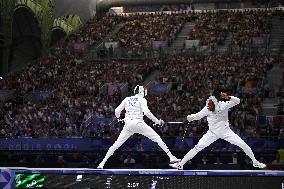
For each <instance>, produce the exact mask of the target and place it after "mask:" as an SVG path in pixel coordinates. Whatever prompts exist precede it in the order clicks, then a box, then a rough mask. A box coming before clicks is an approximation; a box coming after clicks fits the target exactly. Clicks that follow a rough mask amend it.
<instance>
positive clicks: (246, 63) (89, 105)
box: [0, 12, 270, 137]
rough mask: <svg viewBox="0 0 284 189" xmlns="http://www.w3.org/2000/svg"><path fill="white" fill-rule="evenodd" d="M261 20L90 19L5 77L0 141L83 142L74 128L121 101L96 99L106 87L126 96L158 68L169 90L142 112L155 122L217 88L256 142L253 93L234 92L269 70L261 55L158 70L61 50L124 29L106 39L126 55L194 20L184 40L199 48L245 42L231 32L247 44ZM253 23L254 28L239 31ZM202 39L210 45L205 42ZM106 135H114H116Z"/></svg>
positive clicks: (168, 132)
mask: <svg viewBox="0 0 284 189" xmlns="http://www.w3.org/2000/svg"><path fill="white" fill-rule="evenodd" d="M268 15H269V12H245V13H241V12H225V13H223V12H220V13H209V12H207V13H200V14H199V13H197V14H191V13H190V14H189V15H187V14H172V15H168V14H149V15H146V14H143V15H131V16H129V17H120V16H106V17H103V18H101V19H98V18H95V19H93V20H91V21H89V22H88V23H87V25H86V26H85V27H83V28H82V29H81V30H79V31H78V32H77V33H75V34H73V35H71V36H70V37H68V38H67V39H65V40H63V42H61V43H59V44H58V45H57V46H56V47H55V48H54V49H53V52H52V54H50V55H49V56H46V57H43V58H42V59H41V60H40V61H39V63H38V64H36V65H30V66H28V67H26V68H25V69H24V70H22V71H21V72H18V73H10V74H8V75H7V76H5V79H4V84H3V81H2V84H1V86H2V89H4V90H13V91H14V94H15V97H16V98H14V99H13V100H12V101H8V102H6V103H5V104H4V109H3V112H5V113H6V114H5V116H4V120H5V121H4V122H3V121H2V122H1V123H0V124H1V127H0V136H5V137H17V136H26V137H30V136H33V137H38V136H46V137H47V136H91V134H90V132H89V130H87V129H83V128H82V127H81V125H82V122H83V121H85V120H86V119H87V118H89V117H90V116H96V117H110V116H112V115H114V112H113V111H114V108H115V107H116V106H117V105H118V103H120V101H121V100H122V99H121V98H122V96H121V94H120V93H119V92H118V93H114V94H113V95H107V94H106V93H105V92H102V89H104V87H105V85H106V83H127V84H128V86H129V89H130V90H129V91H132V90H133V86H135V84H137V83H141V81H142V80H143V79H144V75H145V74H146V73H149V72H150V71H151V70H152V69H154V68H157V67H159V66H162V67H161V73H160V75H159V78H157V82H162V83H170V84H171V87H172V88H171V91H169V93H168V94H165V95H162V96H149V97H148V98H149V107H150V109H151V110H152V111H153V113H154V114H155V115H157V117H161V118H163V119H165V120H176V119H178V120H179V119H180V120H182V119H184V118H185V117H186V115H187V114H188V113H193V112H197V111H199V110H200V109H201V108H202V106H204V102H205V99H206V97H208V95H209V94H210V93H211V92H212V91H213V90H214V87H216V86H223V87H224V88H227V89H229V90H230V91H231V93H232V94H235V95H237V96H239V97H240V98H242V103H241V105H239V106H238V107H237V108H236V111H234V112H233V113H232V118H231V124H232V127H233V128H234V129H235V130H236V131H237V133H238V134H245V135H250V136H258V135H259V133H258V131H257V129H255V127H254V126H255V121H254V120H255V115H257V114H259V113H261V106H260V104H261V100H262V95H263V94H262V93H261V92H260V91H258V92H256V94H247V93H241V92H240V88H241V87H242V86H243V85H246V82H249V81H252V82H253V83H257V84H261V82H262V81H263V80H264V78H265V74H266V71H267V69H268V68H269V67H270V65H269V64H268V63H267V62H265V61H263V60H264V59H265V58H267V55H260V54H252V55H251V54H243V55H226V56H221V55H195V56H187V55H174V56H168V57H166V59H165V60H163V61H164V62H165V64H161V60H146V61H138V62H137V61H119V60H116V61H106V62H86V61H83V60H82V59H80V57H78V56H76V54H74V53H73V52H72V50H70V49H66V48H65V45H69V44H70V43H73V42H78V41H79V42H88V43H89V45H92V44H94V43H96V42H98V41H100V40H102V39H103V38H104V36H106V35H107V34H108V33H109V32H110V31H111V30H112V29H113V27H114V26H115V25H116V24H117V23H120V22H125V23H124V26H123V28H122V29H121V30H120V31H119V32H118V33H117V34H116V35H115V36H113V37H112V38H111V40H112V41H115V40H118V41H119V42H120V44H121V45H122V46H124V47H128V48H146V47H148V46H149V45H150V44H151V41H152V40H169V41H170V40H172V39H174V37H175V35H176V34H177V32H178V31H179V30H180V28H181V27H182V25H183V24H184V23H185V22H186V21H187V19H190V20H197V25H196V27H195V29H194V30H193V33H194V32H196V33H195V34H196V35H195V34H194V35H192V36H191V37H193V38H200V37H201V38H202V39H203V38H204V39H206V40H205V41H204V43H207V42H209V43H211V42H216V40H224V38H225V34H226V31H231V32H233V35H234V36H239V37H233V39H234V40H237V41H245V40H243V38H242V37H240V36H242V34H241V35H238V34H236V35H235V33H234V32H237V31H240V33H241V32H242V31H244V33H245V35H246V36H250V37H251V36H258V35H260V34H263V33H267V32H269V26H268V25H267V24H266V22H264V21H265V18H266V17H267V16H268ZM253 20H254V21H255V20H257V23H254V25H253V26H254V28H253V29H251V30H249V31H247V30H248V29H249V26H250V24H251V23H252V21H253ZM210 23H211V24H210ZM236 23H237V24H236ZM238 27H241V28H238ZM216 28H219V29H216ZM193 33H192V34H193ZM203 34H204V35H203ZM208 34H209V36H210V35H212V36H214V37H213V38H215V39H216V40H215V39H213V38H212V37H206V36H208ZM209 38H210V40H209V41H207V39H209ZM212 39H213V40H212ZM239 39H240V40H239ZM234 40H233V41H234ZM237 44H239V43H237ZM192 70H194V71H192ZM33 91H47V92H49V93H50V94H49V97H48V98H46V99H45V100H42V101H39V102H34V101H32V100H27V99H28V98H27V97H28V95H29V94H30V93H32V92H33ZM173 110H174V111H173ZM206 128H207V127H206V123H205V122H204V121H201V124H197V125H196V126H194V127H192V131H191V132H188V135H189V136H200V135H201V134H202V133H203V132H204V131H205V130H206ZM97 132H98V133H92V136H108V135H112V134H113V133H112V132H111V131H110V129H109V128H108V125H107V124H103V126H102V127H101V129H99V130H97ZM114 132H115V133H114V134H117V130H114ZM159 132H161V133H162V134H163V135H165V136H180V135H181V134H182V133H183V132H184V127H183V126H182V127H180V128H175V129H172V128H171V127H169V126H165V127H163V128H162V129H161V131H159ZM106 133H107V134H106Z"/></svg>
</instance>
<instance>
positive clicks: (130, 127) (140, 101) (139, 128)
mask: <svg viewBox="0 0 284 189" xmlns="http://www.w3.org/2000/svg"><path fill="white" fill-rule="evenodd" d="M134 93H136V95H134V96H130V97H126V98H125V99H124V100H123V101H122V102H121V104H120V105H119V106H118V107H117V108H116V109H115V116H116V117H117V118H119V117H120V114H121V112H122V110H123V109H125V110H126V113H125V118H124V122H125V125H124V127H123V129H122V131H121V133H120V135H119V136H118V138H117V140H116V141H115V143H114V144H113V145H112V146H111V147H110V148H109V150H108V152H107V154H106V156H105V157H104V159H103V161H102V162H101V163H100V164H99V166H98V169H102V168H103V167H104V165H105V163H106V161H107V160H108V158H109V157H110V156H111V155H113V153H114V151H115V150H116V149H118V148H119V147H120V146H121V145H122V144H123V143H124V142H125V141H126V140H127V139H128V138H129V137H131V136H132V135H133V134H135V133H139V134H141V135H144V136H145V137H148V138H149V139H151V140H152V141H154V142H156V143H157V144H158V145H159V146H160V147H161V148H162V149H163V150H164V151H165V152H166V154H167V155H168V156H169V158H170V162H172V163H174V162H178V161H180V159H177V158H176V157H175V156H173V155H172V153H171V152H170V150H169V149H168V147H167V145H166V144H165V143H164V142H163V141H162V139H161V137H160V136H159V135H158V134H157V133H156V132H155V131H154V130H153V129H152V128H151V127H150V126H149V125H147V124H146V123H145V122H144V120H143V117H144V115H145V116H147V117H148V118H149V119H150V120H152V121H153V122H154V123H155V124H156V125H161V126H162V125H163V124H164V121H163V120H161V119H160V120H158V119H157V118H156V117H155V116H154V115H153V114H152V113H151V111H150V110H149V108H148V105H147V100H146V99H145V98H144V96H146V95H147V90H146V89H144V87H143V86H138V85H137V86H136V87H135V89H134Z"/></svg>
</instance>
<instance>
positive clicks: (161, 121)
mask: <svg viewBox="0 0 284 189" xmlns="http://www.w3.org/2000/svg"><path fill="white" fill-rule="evenodd" d="M164 124H165V122H164V121H163V120H162V119H160V120H158V121H157V122H155V125H158V126H160V127H162V126H163V125H164Z"/></svg>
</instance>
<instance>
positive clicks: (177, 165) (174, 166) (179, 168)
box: [169, 163, 183, 170]
mask: <svg viewBox="0 0 284 189" xmlns="http://www.w3.org/2000/svg"><path fill="white" fill-rule="evenodd" d="M169 165H170V167H172V168H175V169H178V170H182V169H183V166H182V165H180V164H179V163H172V164H169Z"/></svg>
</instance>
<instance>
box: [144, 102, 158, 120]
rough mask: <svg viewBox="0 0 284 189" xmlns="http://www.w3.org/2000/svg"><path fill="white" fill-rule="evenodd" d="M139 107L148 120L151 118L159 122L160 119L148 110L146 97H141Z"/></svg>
mask: <svg viewBox="0 0 284 189" xmlns="http://www.w3.org/2000/svg"><path fill="white" fill-rule="evenodd" d="M141 108H142V111H143V114H144V115H145V116H147V117H148V118H149V119H150V120H152V121H153V122H154V123H155V124H160V123H161V121H160V120H158V119H157V118H156V116H154V115H153V114H152V112H151V111H150V110H149V108H148V105H147V100H146V99H143V100H142V102H141Z"/></svg>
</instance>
